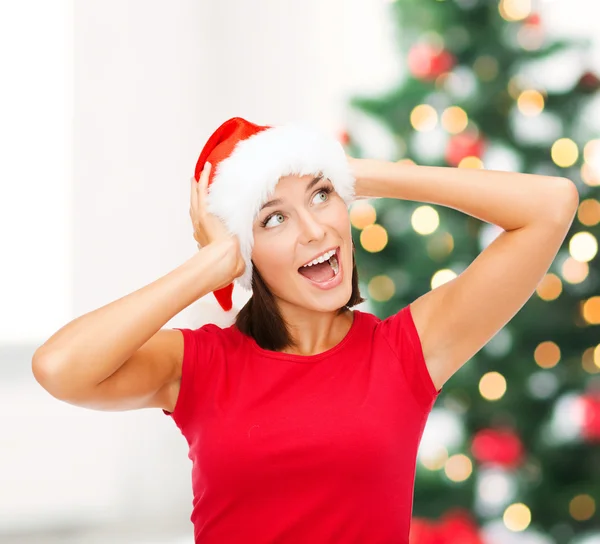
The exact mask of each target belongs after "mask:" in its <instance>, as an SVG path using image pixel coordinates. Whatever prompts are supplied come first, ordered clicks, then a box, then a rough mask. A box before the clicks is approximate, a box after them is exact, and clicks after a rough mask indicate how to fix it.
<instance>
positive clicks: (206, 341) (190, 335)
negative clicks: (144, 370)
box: [163, 324, 220, 430]
mask: <svg viewBox="0 0 600 544" xmlns="http://www.w3.org/2000/svg"><path fill="white" fill-rule="evenodd" d="M175 330H178V331H180V332H181V333H182V335H183V360H182V363H181V378H180V385H179V393H178V396H177V402H176V403H175V407H174V408H173V411H172V412H168V411H167V410H164V409H163V413H164V414H165V415H167V416H170V417H172V418H173V421H174V422H175V423H176V424H177V426H178V427H179V428H180V429H181V430H183V427H184V426H185V425H186V423H187V421H188V420H189V419H190V418H191V417H192V416H193V414H194V413H195V412H196V410H197V408H198V406H199V404H200V403H201V402H202V398H203V396H204V395H203V389H205V388H206V383H204V382H205V381H206V378H207V376H206V375H207V372H206V369H207V367H208V365H209V364H210V362H211V359H212V357H213V352H214V348H215V341H216V339H215V337H216V333H217V331H218V330H220V329H219V327H217V326H216V325H214V324H207V325H203V326H202V327H200V328H198V329H184V328H181V329H180V328H175Z"/></svg>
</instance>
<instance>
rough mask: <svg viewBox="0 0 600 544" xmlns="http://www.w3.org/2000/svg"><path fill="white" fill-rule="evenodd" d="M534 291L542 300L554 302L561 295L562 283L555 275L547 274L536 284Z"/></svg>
mask: <svg viewBox="0 0 600 544" xmlns="http://www.w3.org/2000/svg"><path fill="white" fill-rule="evenodd" d="M535 290H536V293H537V295H538V297H540V298H541V299H542V300H545V301H551V300H556V299H557V298H558V297H559V296H560V294H561V293H562V281H561V280H560V278H559V277H558V276H557V275H556V274H552V273H548V274H546V275H545V276H544V277H543V278H542V281H541V282H540V283H538V285H537V287H536V288H535Z"/></svg>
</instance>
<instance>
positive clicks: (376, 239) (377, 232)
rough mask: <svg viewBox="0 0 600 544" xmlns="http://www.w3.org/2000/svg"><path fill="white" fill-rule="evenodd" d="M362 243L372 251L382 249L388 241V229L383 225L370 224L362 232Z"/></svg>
mask: <svg viewBox="0 0 600 544" xmlns="http://www.w3.org/2000/svg"><path fill="white" fill-rule="evenodd" d="M360 243H361V245H362V246H363V247H364V248H365V250H366V251H369V252H370V253H376V252H377V251H381V250H382V249H383V248H384V247H385V246H386V245H387V243H388V234H387V231H386V230H385V229H384V228H383V227H382V226H381V225H369V226H368V227H365V228H364V229H363V231H362V232H361V233H360Z"/></svg>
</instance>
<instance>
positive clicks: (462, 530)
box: [409, 508, 484, 544]
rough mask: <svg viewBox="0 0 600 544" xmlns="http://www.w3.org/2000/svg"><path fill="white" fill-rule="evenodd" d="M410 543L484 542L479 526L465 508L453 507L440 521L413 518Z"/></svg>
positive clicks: (476, 543)
mask: <svg viewBox="0 0 600 544" xmlns="http://www.w3.org/2000/svg"><path fill="white" fill-rule="evenodd" d="M409 543H410V544H484V543H483V539H482V538H481V536H480V535H479V527H478V526H477V524H476V523H475V521H474V520H473V518H472V516H471V514H470V513H469V512H468V511H467V510H465V509H464V508H453V509H451V510H449V511H448V512H447V513H446V514H444V515H443V516H442V517H441V519H440V520H439V521H438V522H432V521H431V520H427V519H424V518H413V520H412V523H411V528H410V536H409Z"/></svg>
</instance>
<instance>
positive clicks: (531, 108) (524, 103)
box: [517, 89, 544, 117]
mask: <svg viewBox="0 0 600 544" xmlns="http://www.w3.org/2000/svg"><path fill="white" fill-rule="evenodd" d="M517 107H518V108H519V111H520V112H521V113H522V114H523V115H526V116H528V117H533V116H535V115H539V114H540V113H542V111H544V95H543V94H542V93H540V92H539V91H535V90H533V89H530V90H528V91H523V92H522V93H521V94H520V95H519V98H518V99H517Z"/></svg>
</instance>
